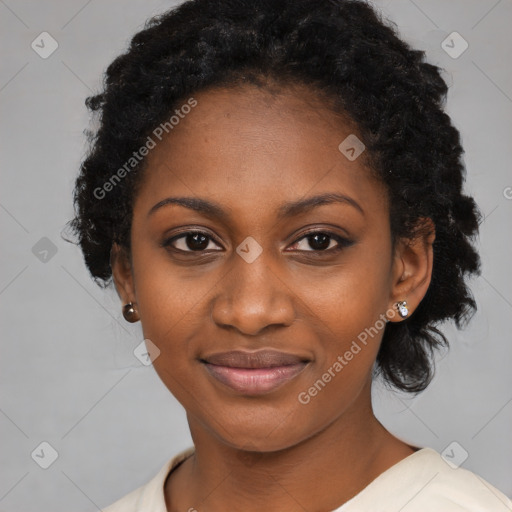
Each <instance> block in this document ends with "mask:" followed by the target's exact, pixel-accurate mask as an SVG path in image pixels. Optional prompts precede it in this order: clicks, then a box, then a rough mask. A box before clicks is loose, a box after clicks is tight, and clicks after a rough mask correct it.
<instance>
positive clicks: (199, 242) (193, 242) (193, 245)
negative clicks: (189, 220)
mask: <svg viewBox="0 0 512 512" xmlns="http://www.w3.org/2000/svg"><path fill="white" fill-rule="evenodd" d="M186 240H187V247H188V248H189V249H191V250H193V251H201V250H204V249H206V248H207V247H208V237H207V236H204V235H202V234H201V233H194V234H193V235H188V236H187V238H186Z"/></svg>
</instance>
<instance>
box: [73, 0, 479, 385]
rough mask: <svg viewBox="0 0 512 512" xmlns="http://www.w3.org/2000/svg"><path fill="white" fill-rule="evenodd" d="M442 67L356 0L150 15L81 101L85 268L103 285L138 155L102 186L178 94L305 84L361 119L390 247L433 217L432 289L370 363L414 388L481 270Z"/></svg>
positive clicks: (212, 3) (222, 1) (127, 221)
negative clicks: (85, 149) (91, 117)
mask: <svg viewBox="0 0 512 512" xmlns="http://www.w3.org/2000/svg"><path fill="white" fill-rule="evenodd" d="M441 72H442V70H441V69H439V68H438V67H437V66H434V65H432V64H429V63H427V62H426V61H425V53H424V52H423V51H419V50H414V49H412V48H411V47H410V46H409V45H408V44H407V43H405V42H404V41H402V40H401V39H400V37H399V35H398V31H397V30H396V26H395V25H394V24H392V23H391V22H389V21H388V20H384V19H383V18H382V16H381V15H380V14H379V13H378V11H376V10H375V9H374V8H373V7H371V5H369V4H368V3H366V2H364V1H362V0H188V1H186V2H184V3H182V4H181V5H179V6H178V7H176V8H174V9H171V10H170V11H168V12H166V13H164V14H162V15H159V16H156V17H154V18H152V19H150V20H149V21H148V22H147V23H146V26H145V28H144V30H142V31H140V32H138V33H137V34H136V35H135V36H134V37H133V39H132V40H131V44H130V46H129V48H128V50H127V51H126V53H124V54H122V55H120V56H119V57H117V58H116V59H115V60H114V61H113V62H112V63H111V64H110V65H109V67H108V68H107V71H106V73H105V82H104V88H103V91H102V92H100V93H99V94H96V95H94V96H91V97H89V98H87V100H86V105H87V106H88V108H89V109H90V110H91V111H93V112H97V113H98V114H99V116H98V120H99V128H98V129H97V131H96V132H95V133H93V134H91V135H90V150H89V153H88V155H87V156H86V158H85V159H84V161H83V163H82V166H81V170H80V174H79V176H78V178H77V181H76V188H75V192H74V202H75V212H76V215H75V218H74V219H73V220H72V221H70V223H69V224H70V226H71V228H72V230H73V232H74V234H75V235H76V240H77V243H78V244H79V245H80V247H81V249H82V251H83V254H84V258H85V262H86V265H87V267H88V269H89V271H90V273H91V275H92V276H93V278H94V279H95V280H96V282H97V283H98V284H99V285H101V286H108V285H109V284H110V283H111V278H112V274H111V267H110V250H111V247H112V244H113V243H114V242H116V243H119V244H120V245H122V246H124V247H126V248H127V249H128V250H129V248H130V226H131V219H132V202H133V198H134V197H135V194H136V193H137V185H138V183H140V179H141V176H142V175H143V173H142V171H143V169H144V163H145V160H144V159H143V158H142V159H140V162H136V165H133V169H130V170H129V172H124V173H122V174H123V179H120V180H118V181H116V182H115V183H114V185H115V186H111V187H108V190H107V187H105V183H107V182H109V180H111V179H112V177H113V176H114V175H115V174H116V173H118V171H119V170H120V169H121V168H123V165H125V164H126V162H127V161H129V159H130V158H131V157H132V156H133V155H134V152H136V151H137V150H138V149H139V148H141V146H143V145H144V143H145V141H146V140H147V137H148V135H149V134H151V133H152V131H153V130H154V129H155V128H156V127H157V126H159V125H160V124H161V123H163V122H165V121H166V120H168V119H169V117H170V115H172V113H173V112H174V111H175V109H176V108H177V107H178V106H180V105H181V104H183V103H184V102H185V101H186V99H187V98H190V97H191V95H192V94H193V93H197V92H199V91H202V90H206V89H208V88H213V87H235V86H237V85H243V84H244V83H251V84H255V85H257V86H259V87H265V84H268V82H269V81H272V82H273V83H278V84H281V85H282V86H283V87H286V85H287V84H288V85H290V86H291V85H294V84H299V85H305V86H308V87H309V88H310V89H312V90H313V91H315V92H316V93H318V94H319V96H323V97H324V98H329V99H330V100H331V101H330V102H329V105H330V108H331V110H333V111H336V112H337V113H338V114H341V115H343V116H346V117H347V118H348V119H350V120H351V121H352V122H353V123H355V125H356V126H357V127H358V133H360V134H361V137H362V139H363V142H364V144H365V146H366V151H365V154H366V156H367V158H369V161H370V162H371V169H372V171H373V172H374V173H375V174H376V175H377V176H378V178H379V180H380V181H381V182H382V183H384V184H385V185H386V188H387V190H388V194H389V204H390V212H389V214H390V225H391V233H392V240H393V243H395V241H396V240H398V239H402V238H404V239H411V238H413V237H414V236H415V235H417V228H418V225H419V224H418V223H419V221H420V220H421V219H422V218H430V219H431V220H432V221H433V223H434V225H435V232H436V238H435V242H434V244H433V252H434V260H433V272H432V279H431V283H430V286H429V288H428V291H427V293H426V295H425V297H424V299H423V300H422V302H421V303H420V304H419V306H418V308H417V309H416V310H415V311H414V314H413V315H411V316H410V317H409V318H407V319H406V320H404V321H402V322H397V323H394V322H393V323H391V322H390V323H388V324H387V326H386V328H385V332H384V336H383V340H382V344H381V348H380V351H379V353H378V355H377V364H376V365H375V374H376V375H381V376H382V377H384V382H386V383H387V384H388V385H390V386H394V387H395V388H397V389H399V390H402V391H406V392H412V393H416V392H419V391H422V390H424V389H425V388H426V387H427V386H428V384H429V383H430V381H431V379H432V377H433V367H434V363H433V356H434V349H436V348H439V347H441V346H448V341H447V339H446V337H445V336H444V335H443V333H442V332H441V331H440V330H439V328H438V327H439V325H438V324H439V323H440V322H442V321H444V320H449V319H453V320H454V321H455V323H456V325H457V327H458V328H461V327H462V326H463V324H465V323H466V321H467V320H469V318H470V317H471V316H472V314H473V313H474V311H475V310H476V303H475V301H474V299H473V297H472V295H471V292H470V290H469V288H468V286H467V282H466V278H467V277H469V274H479V273H480V259H479V256H478V254H477V252H476V251H475V249H474V246H473V243H472V242H473V239H474V237H475V236H476V235H477V233H478V225H479V223H480V219H481V215H480V212H479V210H478V207H477V205H476V204H475V202H474V200H473V199H472V198H471V197H468V196H467V195H464V194H463V192H462V186H463V181H464V174H465V169H464V165H463V162H462V155H463V149H462V146H461V141H460V135H459V132H458V131H457V129H456V128H455V127H454V126H453V125H452V123H451V119H450V117H449V116H448V115H447V114H446V113H445V112H444V110H443V107H444V103H445V100H446V95H447V92H448V87H447V85H446V83H445V81H444V80H443V78H442V77H441ZM125 169H126V167H125ZM118 176H120V175H119V174H118ZM110 183H112V181H110ZM98 191H101V194H100V193H99V192H98ZM103 196H105V197H103Z"/></svg>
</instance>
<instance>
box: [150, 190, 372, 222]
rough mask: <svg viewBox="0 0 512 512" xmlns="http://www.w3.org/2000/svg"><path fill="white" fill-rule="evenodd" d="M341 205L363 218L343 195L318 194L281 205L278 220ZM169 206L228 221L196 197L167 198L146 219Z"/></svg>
mask: <svg viewBox="0 0 512 512" xmlns="http://www.w3.org/2000/svg"><path fill="white" fill-rule="evenodd" d="M333 203H341V204H347V205H350V206H352V207H354V208H355V209H356V210H358V211H359V212H360V213H361V214H362V215H363V216H364V215H365V213H364V210H363V208H362V207H361V206H360V205H359V203H358V202H357V201H355V200H354V199H352V198H351V197H349V196H346V195H344V194H337V193H336V194H335V193H332V194H320V195H316V196H312V197H308V198H306V199H300V200H298V201H289V202H287V203H284V204H282V205H281V206H280V207H279V208H278V211H277V215H278V219H279V220H281V219H284V218H289V217H293V216H296V215H300V214H304V213H307V212H308V211H311V210H312V209H314V208H317V207H319V206H323V205H327V204H333ZM169 204H176V205H179V206H183V207H185V208H189V209H190V210H194V211H196V212H199V213H202V214H204V215H206V216H207V217H216V218H218V219H220V220H222V221H226V220H228V217H229V211H226V210H223V209H222V207H221V206H220V205H219V204H218V203H214V202H212V201H209V200H207V199H201V198H198V197H167V198H165V199H162V200H161V201H159V202H158V203H156V204H155V205H154V206H153V207H152V208H151V209H150V210H149V212H148V217H149V216H150V215H152V214H153V213H155V212H156V211H157V210H159V209H160V208H162V207H164V206H167V205H169Z"/></svg>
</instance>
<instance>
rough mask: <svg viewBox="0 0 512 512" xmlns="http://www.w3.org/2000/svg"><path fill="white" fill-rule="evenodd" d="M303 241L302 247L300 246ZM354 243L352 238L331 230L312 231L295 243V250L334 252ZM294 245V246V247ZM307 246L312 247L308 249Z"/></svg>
mask: <svg viewBox="0 0 512 512" xmlns="http://www.w3.org/2000/svg"><path fill="white" fill-rule="evenodd" d="M301 243H302V248H301V247H300V244H301ZM353 243H354V242H353V241H352V240H349V239H347V238H343V237H342V236H340V235H338V234H336V233H332V232H330V231H310V232H309V233H307V234H306V235H305V236H303V237H301V238H299V239H298V240H297V241H296V242H295V243H294V246H296V247H295V248H294V250H299V251H303V252H313V253H321V252H328V253H333V252H338V251H340V250H341V249H343V248H344V247H349V246H350V245H352V244H353ZM294 246H292V248H293V247H294ZM307 246H309V247H311V248H312V249H309V250H308V249H307V248H305V247H307Z"/></svg>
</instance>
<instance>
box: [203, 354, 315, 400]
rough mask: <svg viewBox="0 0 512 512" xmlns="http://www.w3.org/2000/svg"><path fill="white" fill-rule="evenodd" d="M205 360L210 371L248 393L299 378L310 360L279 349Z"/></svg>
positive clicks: (224, 355) (267, 389)
mask: <svg viewBox="0 0 512 512" xmlns="http://www.w3.org/2000/svg"><path fill="white" fill-rule="evenodd" d="M201 362H202V363H203V364H204V366H205V368H206V370H207V371H208V374H209V375H210V376H211V377H213V378H214V379H215V380H216V381H218V382H221V383H222V384H224V385H225V386H228V387H229V388H231V389H232V390H234V391H236V392H238V393H241V394H245V395H262V394H267V393H270V392H272V391H274V390H276V389H277V388H278V387H281V386H282V385H283V384H285V383H286V382H289V381H290V380H292V379H293V378H295V377H297V376H298V375H299V374H300V373H301V372H302V371H303V370H304V368H305V367H306V366H307V364H308V362H309V361H308V360H307V359H304V358H301V357H299V356H297V355H294V354H287V353H285V352H277V351H275V350H260V351H257V352H242V351H232V352H222V353H217V354H212V355H209V356H207V357H205V358H203V359H201Z"/></svg>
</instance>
